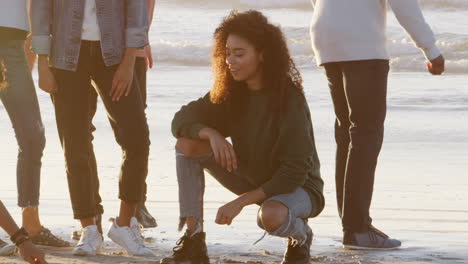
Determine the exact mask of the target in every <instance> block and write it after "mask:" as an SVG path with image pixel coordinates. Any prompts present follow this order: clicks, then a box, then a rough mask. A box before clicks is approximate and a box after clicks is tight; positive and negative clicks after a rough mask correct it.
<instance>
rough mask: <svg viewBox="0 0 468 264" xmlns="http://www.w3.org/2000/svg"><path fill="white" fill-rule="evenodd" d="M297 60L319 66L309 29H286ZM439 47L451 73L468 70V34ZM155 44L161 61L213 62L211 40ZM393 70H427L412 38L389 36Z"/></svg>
mask: <svg viewBox="0 0 468 264" xmlns="http://www.w3.org/2000/svg"><path fill="white" fill-rule="evenodd" d="M283 30H284V32H285V35H286V38H287V39H288V46H289V49H290V52H291V54H292V56H293V59H294V61H295V62H296V64H297V65H298V66H300V67H316V66H315V59H314V54H313V51H312V48H311V45H310V39H309V29H308V28H295V27H286V28H283ZM436 38H437V39H438V41H437V46H438V47H439V48H440V49H441V51H442V53H443V55H444V57H445V58H446V61H447V73H451V74H462V73H465V74H466V73H468V35H463V34H453V33H443V34H438V35H437V36H436ZM152 44H153V47H154V48H153V50H154V57H155V58H156V60H157V61H158V62H163V63H171V64H181V65H200V66H208V65H209V64H210V53H211V43H209V42H207V43H200V42H189V41H185V42H170V41H157V42H155V43H152ZM388 48H389V52H390V54H391V58H392V61H391V65H392V70H393V71H412V72H419V71H426V59H425V58H424V56H423V55H422V53H421V51H420V50H418V49H417V48H415V46H414V44H413V42H412V41H411V40H410V39H409V38H408V37H403V38H400V35H399V34H397V35H394V36H393V38H392V36H390V37H389V40H388Z"/></svg>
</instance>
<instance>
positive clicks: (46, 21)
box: [30, 0, 52, 55]
mask: <svg viewBox="0 0 468 264" xmlns="http://www.w3.org/2000/svg"><path fill="white" fill-rule="evenodd" d="M30 10H31V11H30V23H31V49H32V51H33V52H34V53H35V54H39V55H49V54H50V48H51V42H52V37H51V32H50V21H51V16H52V1H51V0H33V1H31V6H30Z"/></svg>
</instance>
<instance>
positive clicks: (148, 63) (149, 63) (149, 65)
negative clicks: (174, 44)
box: [145, 45, 153, 70]
mask: <svg viewBox="0 0 468 264" xmlns="http://www.w3.org/2000/svg"><path fill="white" fill-rule="evenodd" d="M145 55H146V58H145V59H146V70H148V69H152V68H153V53H152V52H151V45H146V46H145Z"/></svg>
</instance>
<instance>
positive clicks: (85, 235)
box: [78, 228, 91, 246]
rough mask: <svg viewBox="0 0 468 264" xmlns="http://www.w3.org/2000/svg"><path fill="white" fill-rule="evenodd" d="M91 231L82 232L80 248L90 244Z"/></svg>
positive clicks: (83, 230)
mask: <svg viewBox="0 0 468 264" xmlns="http://www.w3.org/2000/svg"><path fill="white" fill-rule="evenodd" d="M89 233H90V231H88V230H87V229H85V228H83V229H82V231H81V238H80V241H79V242H78V246H82V245H84V244H88V243H89V242H90V241H88V240H90V239H91V238H90V235H89Z"/></svg>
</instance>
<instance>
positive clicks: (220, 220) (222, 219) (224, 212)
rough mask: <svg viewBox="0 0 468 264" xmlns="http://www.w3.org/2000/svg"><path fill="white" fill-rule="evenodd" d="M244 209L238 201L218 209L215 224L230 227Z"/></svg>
mask: <svg viewBox="0 0 468 264" xmlns="http://www.w3.org/2000/svg"><path fill="white" fill-rule="evenodd" d="M243 208H244V205H243V204H241V203H240V202H239V201H238V200H234V201H231V202H229V203H227V204H225V205H223V206H221V207H220V208H219V209H218V214H217V215H216V220H215V222H216V223H217V224H218V225H230V224H231V223H232V220H234V218H236V216H238V215H239V214H240V212H241V211H242V209H243Z"/></svg>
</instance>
